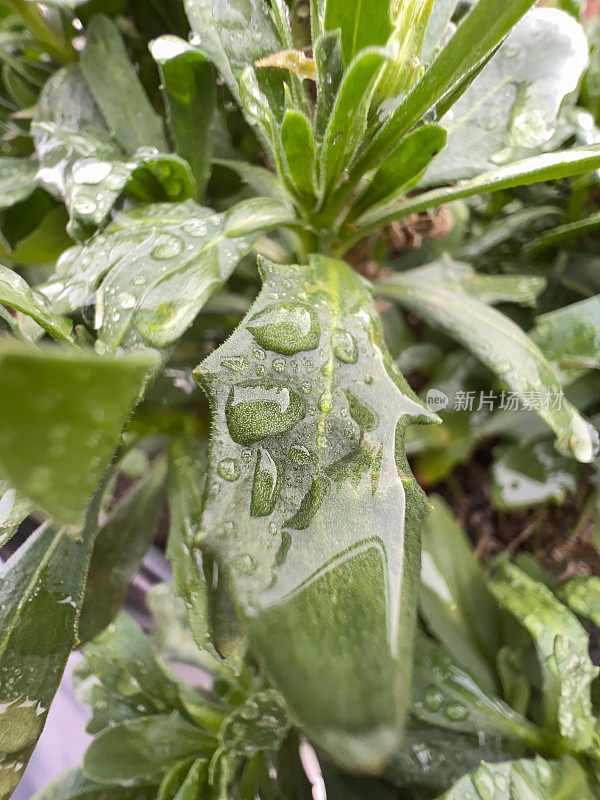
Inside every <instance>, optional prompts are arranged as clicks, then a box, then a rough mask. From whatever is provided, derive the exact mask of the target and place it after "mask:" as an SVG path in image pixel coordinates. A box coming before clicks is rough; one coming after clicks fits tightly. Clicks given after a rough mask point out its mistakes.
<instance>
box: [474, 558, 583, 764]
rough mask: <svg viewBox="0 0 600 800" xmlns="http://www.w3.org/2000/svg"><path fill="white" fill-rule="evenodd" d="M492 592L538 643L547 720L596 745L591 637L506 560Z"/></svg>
mask: <svg viewBox="0 0 600 800" xmlns="http://www.w3.org/2000/svg"><path fill="white" fill-rule="evenodd" d="M490 588H491V590H492V592H493V593H494V595H495V596H496V597H497V599H498V600H499V601H500V602H501V603H502V605H503V606H505V608H506V609H507V611H509V612H510V613H511V614H512V615H513V616H514V617H516V619H517V620H518V621H519V622H520V623H521V624H522V625H523V627H524V628H526V629H527V630H528V631H529V633H530V634H531V636H532V637H533V639H534V641H535V645H536V648H537V652H538V656H539V661H540V666H541V670H542V676H543V693H544V719H545V723H546V725H549V726H550V725H554V726H556V727H557V729H558V731H559V732H560V733H561V734H562V735H563V736H564V737H565V738H566V739H569V740H571V741H572V742H573V743H574V744H575V746H576V747H577V748H579V749H582V750H584V749H588V748H591V747H592V746H594V747H595V746H597V743H596V733H595V720H594V717H593V716H592V704H591V699H590V684H591V682H592V680H593V679H594V678H595V677H596V675H597V673H598V669H597V667H594V665H593V664H592V661H591V659H590V657H589V653H588V637H587V634H586V632H585V630H584V629H583V628H582V626H581V625H580V624H579V622H578V621H577V619H576V617H575V616H574V615H573V614H571V612H570V611H569V610H568V609H567V608H566V607H565V606H564V605H563V604H562V603H561V602H560V601H559V600H557V599H556V597H555V596H554V594H553V593H552V591H551V590H550V589H549V588H548V587H547V586H544V584H542V583H540V582H539V581H536V580H534V579H533V578H530V577H529V576H528V575H526V574H525V573H524V572H523V571H522V570H520V569H519V568H518V567H517V566H515V565H514V564H510V563H508V562H502V563H500V564H498V565H497V567H496V569H495V570H494V572H493V575H492V580H491V582H490Z"/></svg>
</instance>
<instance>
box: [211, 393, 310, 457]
mask: <svg viewBox="0 0 600 800" xmlns="http://www.w3.org/2000/svg"><path fill="white" fill-rule="evenodd" d="M304 416H305V408H304V401H303V400H302V398H301V397H300V395H299V394H297V392H295V391H293V389H288V388H287V387H286V386H282V385H281V384H277V383H270V382H268V381H265V382H262V381H259V382H248V383H242V384H240V385H238V386H234V387H233V388H232V389H231V391H230V393H229V397H228V399H227V405H226V407H225V418H226V420H227V427H228V429H229V435H230V436H231V438H232V439H233V441H234V442H237V443H238V444H243V445H250V444H253V443H254V442H258V441H260V440H261V439H264V438H265V437H267V436H273V435H275V434H280V433H285V432H286V431H289V430H291V429H292V428H294V427H295V425H297V423H298V422H299V421H300V420H301V419H303V418H304Z"/></svg>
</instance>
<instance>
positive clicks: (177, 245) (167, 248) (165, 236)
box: [152, 233, 183, 261]
mask: <svg viewBox="0 0 600 800" xmlns="http://www.w3.org/2000/svg"><path fill="white" fill-rule="evenodd" d="M182 250H183V242H182V240H181V239H180V238H179V236H174V235H173V234H171V233H161V234H160V236H157V237H156V244H155V245H154V250H153V251H152V258H156V259H158V260H159V261H163V260H166V259H168V258H174V257H175V256H178V255H179V254H180V253H181V251H182Z"/></svg>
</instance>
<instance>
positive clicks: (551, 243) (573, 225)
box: [523, 212, 600, 256]
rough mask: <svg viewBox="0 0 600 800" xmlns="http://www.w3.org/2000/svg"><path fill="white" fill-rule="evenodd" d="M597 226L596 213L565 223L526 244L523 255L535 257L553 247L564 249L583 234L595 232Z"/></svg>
mask: <svg viewBox="0 0 600 800" xmlns="http://www.w3.org/2000/svg"><path fill="white" fill-rule="evenodd" d="M599 226H600V213H598V212H596V213H595V214H590V216H589V217H584V218H583V219H578V220H575V221H574V222H567V223H565V224H564V225H559V226H558V227H556V228H551V229H550V230H547V231H544V232H543V233H541V234H540V235H539V236H537V237H536V238H535V239H533V241H531V242H528V243H527V244H526V245H525V247H524V248H523V253H524V254H525V255H527V256H536V255H538V254H539V253H544V252H546V251H547V250H552V249H553V248H555V247H564V246H565V245H566V244H567V243H568V242H570V241H572V240H573V239H579V238H580V237H581V236H583V235H584V234H586V233H590V232H592V231H595V230H597V228H598V227H599Z"/></svg>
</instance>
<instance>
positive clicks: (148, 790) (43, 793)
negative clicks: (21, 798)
mask: <svg viewBox="0 0 600 800" xmlns="http://www.w3.org/2000/svg"><path fill="white" fill-rule="evenodd" d="M155 797H156V788H154V787H150V786H149V787H143V786H135V787H133V788H126V787H124V786H119V785H118V784H117V785H115V786H110V785H107V784H105V783H94V781H91V780H90V779H89V778H86V776H85V775H84V773H83V772H82V770H81V769H79V768H76V769H71V770H69V771H68V772H64V773H63V774H62V775H59V777H58V778H55V779H54V780H53V781H52V782H51V783H49V784H48V785H47V786H45V787H44V788H43V789H41V790H40V791H39V792H36V793H35V794H34V795H33V797H32V798H31V800H155Z"/></svg>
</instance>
